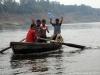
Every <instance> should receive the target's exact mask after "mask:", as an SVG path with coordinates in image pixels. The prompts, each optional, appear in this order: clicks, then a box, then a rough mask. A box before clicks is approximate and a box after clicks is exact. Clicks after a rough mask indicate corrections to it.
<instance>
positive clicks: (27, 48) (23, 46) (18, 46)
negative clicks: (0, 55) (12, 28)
mask: <svg viewBox="0 0 100 75" xmlns="http://www.w3.org/2000/svg"><path fill="white" fill-rule="evenodd" d="M10 46H11V48H12V50H13V52H14V54H29V53H41V52H48V51H54V50H57V49H60V48H61V46H62V45H61V44H57V43H27V42H11V43H10Z"/></svg>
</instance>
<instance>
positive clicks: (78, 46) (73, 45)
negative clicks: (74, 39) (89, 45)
mask: <svg viewBox="0 0 100 75" xmlns="http://www.w3.org/2000/svg"><path fill="white" fill-rule="evenodd" d="M60 44H62V45H66V46H69V47H74V48H80V49H84V48H85V47H86V46H82V45H76V44H72V43H60Z"/></svg>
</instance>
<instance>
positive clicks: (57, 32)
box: [50, 17, 63, 40]
mask: <svg viewBox="0 0 100 75" xmlns="http://www.w3.org/2000/svg"><path fill="white" fill-rule="evenodd" d="M62 21H63V17H61V21H60V22H59V19H58V18H57V19H56V20H55V22H56V23H52V19H50V24H51V25H52V26H53V27H54V34H53V35H52V36H51V38H50V39H51V40H55V39H56V37H57V36H60V33H61V25H62Z"/></svg>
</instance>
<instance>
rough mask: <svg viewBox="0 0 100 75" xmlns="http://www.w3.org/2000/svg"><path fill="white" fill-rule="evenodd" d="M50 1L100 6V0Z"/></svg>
mask: <svg viewBox="0 0 100 75" xmlns="http://www.w3.org/2000/svg"><path fill="white" fill-rule="evenodd" d="M16 1H19V0H16ZM49 1H57V2H60V4H65V5H75V4H76V5H81V4H85V5H88V6H91V7H93V8H100V0H49Z"/></svg>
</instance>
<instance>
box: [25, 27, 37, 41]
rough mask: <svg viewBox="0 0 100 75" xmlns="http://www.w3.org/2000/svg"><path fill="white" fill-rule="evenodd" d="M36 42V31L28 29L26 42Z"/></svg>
mask: <svg viewBox="0 0 100 75" xmlns="http://www.w3.org/2000/svg"><path fill="white" fill-rule="evenodd" d="M36 40H37V35H36V31H35V30H33V29H30V30H29V31H28V33H27V36H26V42H35V41H36Z"/></svg>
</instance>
